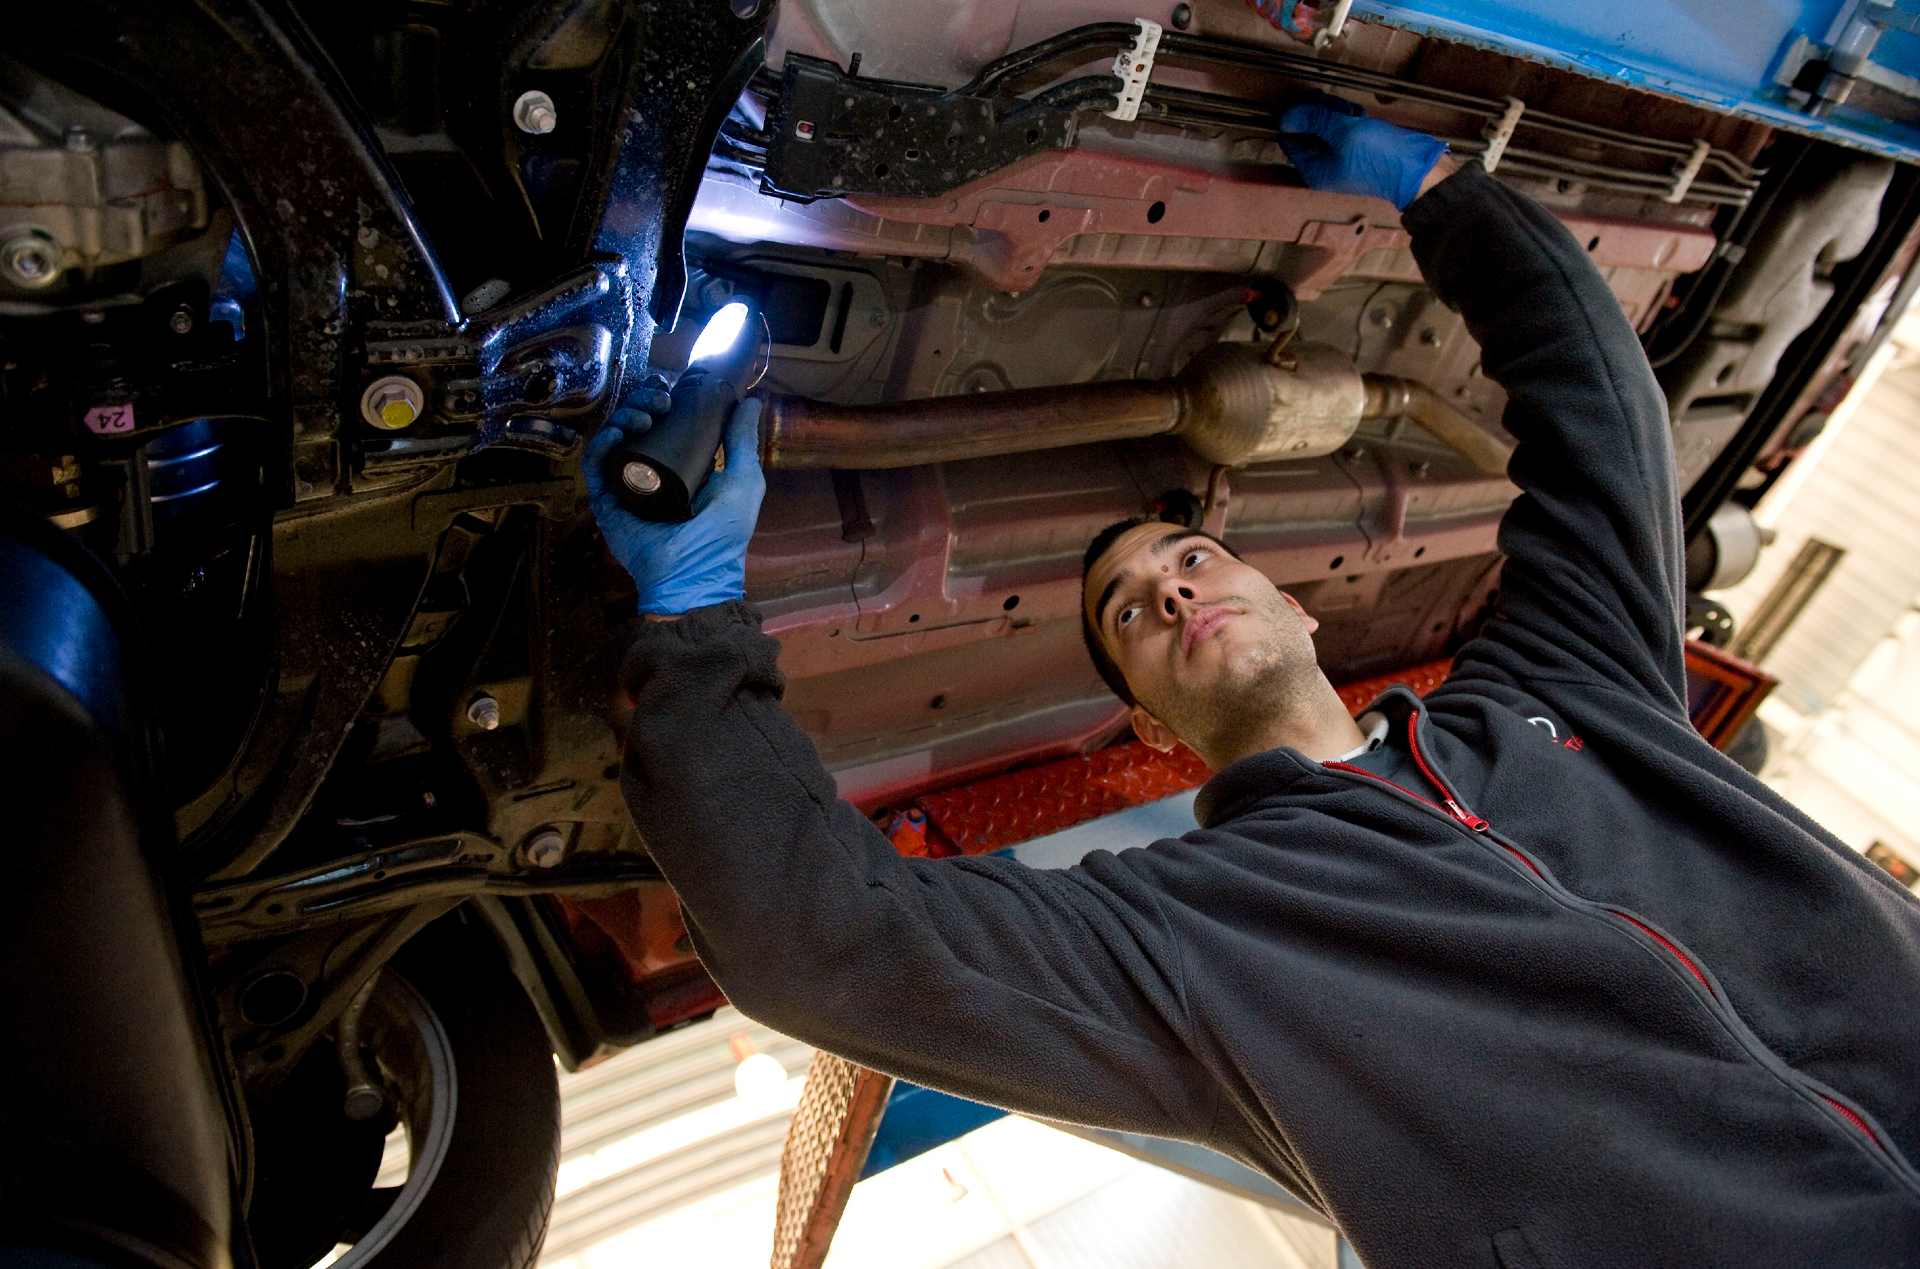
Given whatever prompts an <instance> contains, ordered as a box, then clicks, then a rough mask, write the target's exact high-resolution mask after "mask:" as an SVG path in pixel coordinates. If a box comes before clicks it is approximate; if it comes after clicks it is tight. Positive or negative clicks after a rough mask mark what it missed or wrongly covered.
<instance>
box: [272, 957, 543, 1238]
mask: <svg viewBox="0 0 1920 1269" xmlns="http://www.w3.org/2000/svg"><path fill="white" fill-rule="evenodd" d="M416 942H419V940H416ZM449 949H452V950H453V951H455V952H459V953H469V952H470V950H471V949H470V948H469V947H468V945H467V944H466V942H465V941H464V940H448V939H444V938H435V939H431V940H430V941H429V942H427V943H426V944H425V945H424V946H422V947H419V948H412V947H410V948H409V949H408V950H407V951H406V952H403V954H402V956H401V957H400V958H399V959H398V960H397V961H396V963H395V964H393V965H390V966H388V967H387V968H386V969H385V970H383V971H382V972H381V975H380V977H379V978H378V979H377V980H376V982H375V985H374V988H373V990H372V992H371V994H370V995H369V996H368V998H367V1000H366V1004H365V1008H364V1011H363V1012H362V1014H361V1016H360V1020H359V1032H360V1040H361V1044H360V1051H361V1054H362V1056H363V1061H364V1063H365V1067H366V1070H367V1072H368V1073H369V1074H370V1075H372V1076H373V1079H374V1082H375V1083H376V1084H378V1085H379V1086H380V1087H381V1089H382V1091H383V1092H384V1094H385V1107H384V1108H383V1113H380V1114H378V1115H377V1116H375V1117H371V1118H368V1119H365V1120H362V1121H357V1122H356V1121H354V1120H352V1119H349V1118H348V1116H347V1113H346V1111H345V1109H344V1107H345V1104H346V1100H347V1099H346V1091H347V1080H346V1077H345V1075H344V1073H343V1071H342V1067H341V1063H340V1061H339V1058H338V1056H337V1052H336V1049H335V1046H334V1045H333V1044H332V1043H328V1042H323V1043H321V1044H320V1045H317V1046H316V1047H315V1049H314V1051H313V1052H312V1053H310V1054H309V1055H308V1057H307V1058H306V1059H305V1060H304V1061H303V1062H302V1063H301V1065H300V1067H299V1068H297V1069H296V1071H295V1072H294V1074H293V1076H292V1077H291V1078H290V1079H289V1081H288V1083H287V1085H286V1086H285V1087H283V1088H282V1089H281V1090H280V1091H279V1094H278V1095H277V1096H276V1098H275V1099H274V1101H273V1103H272V1104H271V1106H269V1107H267V1108H265V1113H264V1114H262V1113H261V1112H259V1111H256V1114H255V1130H256V1132H255V1136H256V1142H257V1153H256V1175H257V1178H258V1179H257V1181H256V1185H255V1201H254V1203H253V1205H252V1207H251V1210H250V1219H249V1224H250V1226H251V1228H252V1230H253V1236H254V1244H255V1251H256V1254H257V1256H258V1258H259V1260H260V1263H261V1265H262V1266H263V1267H264V1269H307V1267H308V1266H310V1265H313V1264H314V1263H315V1262H316V1261H317V1260H319V1259H321V1258H322V1257H324V1256H325V1255H327V1254H328V1253H329V1252H330V1251H332V1250H333V1249H334V1248H335V1246H336V1245H337V1244H339V1243H347V1244H350V1246H349V1248H348V1249H347V1250H346V1251H344V1252H342V1253H341V1254H340V1255H339V1257H338V1258H337V1259H336V1260H334V1261H332V1262H331V1263H332V1264H333V1265H335V1266H338V1267H340V1269H348V1267H352V1269H435V1267H438V1266H446V1267H447V1269H529V1267H530V1266H531V1265H532V1264H533V1263H534V1260H535V1258H536V1257H537V1256H538V1254H539V1251H540V1245H541V1243H542V1242H544V1241H545V1239H546V1233H547V1219H548V1217H549V1216H550V1215H551V1213H552V1210H553V1189H554V1178H555V1175H556V1172H557V1170H558V1168H559V1163H560V1092H559V1086H558V1082H557V1080H556V1077H555V1073H554V1066H553V1053H552V1050H551V1049H550V1048H549V1047H548V1044H547V1038H546V1032H545V1031H544V1030H543V1029H542V1027H541V1025H540V1020H539V1018H538V1017H537V1016H536V1015H535V1014H534V1012H533V1008H532V1006H531V1005H529V1004H528V1003H527V999H526V996H525V994H524V993H523V992H522V991H521V990H520V988H519V985H518V984H517V983H515V982H514V981H513V979H512V978H511V977H510V976H508V975H507V974H506V972H505V971H504V969H502V968H500V967H499V966H498V965H497V964H496V963H493V962H491V961H489V960H488V959H487V958H483V957H479V958H477V957H473V956H471V955H470V954H466V955H449V954H448V952H449ZM396 1125H398V1126H401V1127H404V1129H405V1131H406V1138H405V1140H406V1149H405V1156H406V1165H407V1166H406V1174H405V1180H404V1181H402V1182H400V1183H399V1184H397V1185H391V1186H376V1185H374V1179H375V1174H376V1171H377V1170H378V1169H379V1163H380V1154H381V1142H382V1139H383V1137H385V1136H386V1135H387V1133H388V1131H389V1129H390V1128H392V1127H394V1126H396Z"/></svg>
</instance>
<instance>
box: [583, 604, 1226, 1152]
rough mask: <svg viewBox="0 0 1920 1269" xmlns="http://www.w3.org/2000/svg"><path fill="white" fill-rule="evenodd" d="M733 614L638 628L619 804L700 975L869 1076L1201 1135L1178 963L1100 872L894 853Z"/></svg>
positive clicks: (1134, 897) (1208, 1101) (1206, 1098)
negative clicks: (673, 908) (840, 783)
mask: <svg viewBox="0 0 1920 1269" xmlns="http://www.w3.org/2000/svg"><path fill="white" fill-rule="evenodd" d="M759 627H760V620H759V617H758V615H757V614H756V613H755V612H754V611H753V610H752V609H751V608H749V607H747V606H746V605H745V604H739V603H736V604H726V605H721V606H719V607H716V608H708V609H701V610H698V611H696V612H694V613H691V614H689V615H688V616H687V617H685V618H683V619H682V620H680V621H677V622H661V623H648V624H647V625H646V626H645V628H644V629H643V630H642V631H641V632H640V634H639V636H638V637H637V639H636V641H635V644H634V646H633V649H632V651H631V652H630V653H629V654H628V657H627V662H626V667H625V671H624V678H625V683H626V686H627V690H628V692H629V694H630V695H631V696H632V698H633V701H634V705H635V712H634V716H633V721H632V723H631V725H630V727H629V730H628V735H627V746H626V754H625V761H624V764H623V773H622V778H621V785H622V791H623V792H624V794H625V796H626V800H627V806H628V809H629V810H630V811H631V813H632V815H633V819H634V822H635V824H636V825H637V826H638V828H639V830H640V832H641V835H642V836H643V837H644V838H645V840H646V843H647V846H648V848H649V850H650V851H651V852H652V854H653V857H654V859H655V860H656V861H657V862H658V864H659V865H660V868H661V870H662V872H664V873H665V874H666V877H667V880H668V881H670V882H671V883H672V884H673V887H674V889H675V890H676V891H677V892H678V893H679V896H680V899H681V904H682V907H683V910H684V912H685V915H686V920H687V925H688V930H689V933H690V934H691V935H692V937H693V940H694V944H695V947H696V949H697V950H698V951H699V953H700V958H701V960H702V961H703V962H704V963H705V964H706V967H707V969H708V971H709V972H710V973H712V975H713V976H714V979H715V980H716V981H717V982H718V983H719V984H720V986H721V988H722V989H723V990H725V991H726V993H727V995H728V997H729V998H730V999H731V1000H732V1002H733V1003H734V1004H735V1005H736V1006H738V1007H739V1008H740V1010H741V1011H742V1012H744V1013H746V1014H747V1015H748V1016H750V1017H753V1018H756V1019H758V1020H760V1021H761V1022H763V1023H765V1024H766V1025H768V1026H771V1027H773V1028H775V1029H776V1030H779V1031H783V1032H785V1033H787V1034H789V1035H792V1036H794V1037H796V1038H797V1039H801V1040H805V1041H807V1042H809V1043H811V1044H813V1045H815V1046H817V1047H820V1048H823V1049H826V1050H828V1051H830V1052H833V1053H837V1054H840V1055H841V1056H843V1057H847V1058H850V1059H852V1060H854V1061H857V1062H861V1063H863V1064H865V1065H868V1066H871V1067H873V1068H875V1069H877V1070H881V1071H885V1072H888V1073H890V1074H894V1075H898V1076H901V1077H903V1078H906V1079H911V1080H913V1081H915V1082H918V1083H923V1084H926V1085H929V1086H930V1087H934V1088H939V1089H942V1090H945V1091H947V1092H952V1093H956V1094H958V1095H960V1096H964V1097H969V1098H973V1099H975V1100H978V1101H985V1102H989V1103H992V1104H994V1105H998V1106H1003V1107H1006V1108H1008V1109H1011V1110H1017V1111H1021V1112H1024V1113H1027V1114H1033V1115H1040V1116H1045V1117H1047V1118H1053V1119H1061V1120H1067V1121H1072V1122H1077V1123H1084V1124H1091V1125H1094V1126H1097V1127H1108V1128H1115V1129H1121V1130H1126V1131H1134V1132H1144V1133H1149V1134H1153V1135H1159V1136H1173V1137H1188V1138H1191V1137H1194V1136H1197V1135H1199V1134H1201V1133H1203V1132H1204V1131H1205V1129H1206V1127H1207V1122H1206V1121H1207V1118H1208V1115H1209V1113H1210V1111H1211V1106H1212V1099H1213V1087H1214V1085H1213V1081H1212V1080H1211V1079H1210V1078H1209V1077H1208V1076H1207V1075H1206V1074H1205V1072H1204V1071H1203V1070H1202V1068H1201V1067H1200V1066H1199V1064H1198V1062H1197V1061H1196V1059H1195V1058H1194V1057H1193V1056H1192V1054H1191V1051H1190V1049H1189V1048H1188V1046H1187V1044H1186V1042H1185V1038H1184V1037H1185V1035H1186V1021H1185V1011H1184V1005H1183V1001H1182V985H1181V983H1180V975H1179V961H1178V954H1177V951H1176V949H1175V947H1174V946H1173V944H1172V942H1171V940H1170V939H1169V936H1168V933H1167V930H1166V927H1165V924H1164V921H1163V919H1162V917H1161V913H1160V909H1159V904H1158V901H1157V899H1156V897H1155V895H1154V893H1153V891H1152V890H1151V889H1150V888H1149V887H1148V885H1147V884H1146V883H1145V882H1143V881H1142V880H1141V879H1140V877H1139V875H1138V873H1137V872H1136V871H1135V870H1134V869H1131V868H1129V867H1127V866H1125V865H1124V864H1123V863H1122V862H1121V861H1119V860H1117V859H1116V858H1115V857H1114V856H1110V855H1107V856H1104V862H1103V863H1096V864H1095V865H1094V867H1095V868H1096V869H1098V870H1100V871H1101V872H1102V874H1103V875H1098V876H1096V875H1095V872H1094V871H1090V870H1089V868H1088V867H1086V866H1082V867H1075V868H1070V869H1062V870H1051V869H1049V870H1041V869H1033V868H1027V867H1024V866H1022V865H1021V864H1019V863H1017V862H1015V861H1014V860H1012V859H1010V858H1004V857H981V858H963V859H950V860H929V859H909V858H903V857H901V856H900V855H899V854H897V853H896V852H895V851H894V849H893V847H892V845H891V844H890V843H889V842H888V841H887V840H886V838H885V837H883V836H882V835H881V834H880V832H879V831H878V830H877V829H875V828H874V827H873V825H872V824H870V823H868V821H867V820H866V818H865V817H864V816H863V815H861V814H860V813H859V812H858V811H857V810H855V809H854V808H853V807H851V806H848V805H847V804H846V803H844V802H841V801H840V800H839V799H838V798H837V797H836V796H835V793H834V787H833V782H832V780H831V778H830V777H829V776H828V774H827V772H826V771H825V770H824V769H823V768H822V766H821V765H820V760H819V758H818V756H817V754H816V753H815V751H814V749H813V746H812V744H811V743H810V742H809V741H808V740H807V738H806V737H805V736H804V735H803V734H802V733H801V732H800V730H799V728H798V726H797V725H796V724H795V723H794V722H793V721H792V719H791V718H789V717H788V716H787V714H786V713H785V711H784V710H783V709H782V708H781V707H780V697H781V692H782V687H783V682H782V679H781V676H780V672H779V670H778V669H777V667H776V665H775V660H776V657H777V655H778V652H779V645H778V644H777V643H775V641H774V640H772V639H770V638H768V637H767V636H766V635H764V634H762V633H761V631H760V628H759Z"/></svg>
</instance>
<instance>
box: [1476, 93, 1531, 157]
mask: <svg viewBox="0 0 1920 1269" xmlns="http://www.w3.org/2000/svg"><path fill="white" fill-rule="evenodd" d="M1526 109H1527V103H1526V102H1524V101H1521V100H1520V99H1519V98H1518V97H1509V98H1507V108H1506V111H1505V112H1504V113H1502V114H1501V116H1500V118H1499V119H1497V120H1495V121H1494V122H1493V123H1491V124H1488V125H1487V131H1486V138H1487V148H1486V150H1484V151H1483V152H1482V153H1481V155H1480V165H1481V166H1482V167H1484V168H1486V169H1487V171H1488V172H1489V173H1491V172H1492V171H1493V170H1494V169H1496V168H1498V167H1499V166H1500V160H1501V159H1502V158H1503V157H1504V156H1505V155H1506V153H1507V143H1508V142H1510V141H1512V140H1513V130H1514V129H1515V128H1517V127H1519V126H1520V116H1521V115H1523V114H1525V113H1526Z"/></svg>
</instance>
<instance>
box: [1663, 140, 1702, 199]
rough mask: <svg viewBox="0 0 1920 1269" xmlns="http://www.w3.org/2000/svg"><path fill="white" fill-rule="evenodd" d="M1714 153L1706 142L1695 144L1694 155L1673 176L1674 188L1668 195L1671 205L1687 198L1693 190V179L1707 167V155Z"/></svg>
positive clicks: (1690, 155)
mask: <svg viewBox="0 0 1920 1269" xmlns="http://www.w3.org/2000/svg"><path fill="white" fill-rule="evenodd" d="M1712 152H1713V147H1712V146H1710V145H1708V144H1707V143H1706V142H1705V141H1695V142H1694V143H1693V153H1692V154H1689V155H1688V156H1687V161H1686V162H1685V163H1683V164H1681V165H1680V167H1679V168H1678V169H1677V170H1676V171H1675V172H1674V174H1673V187H1672V188H1671V189H1669V190H1668V191H1667V193H1666V199H1667V201H1668V202H1669V203H1677V202H1679V201H1680V200H1681V199H1683V198H1685V197H1686V196H1687V191H1688V190H1690V189H1692V188H1693V178H1694V177H1696V176H1698V175H1700V169H1701V168H1702V167H1703V166H1705V165H1706V162H1707V155H1709V154H1711V153H1712Z"/></svg>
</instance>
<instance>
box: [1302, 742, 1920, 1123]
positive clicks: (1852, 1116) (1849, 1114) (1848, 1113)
mask: <svg viewBox="0 0 1920 1269" xmlns="http://www.w3.org/2000/svg"><path fill="white" fill-rule="evenodd" d="M1419 724H1420V712H1419V711H1418V710H1415V711H1413V712H1412V713H1410V714H1408V715H1407V747H1408V749H1409V750H1410V751H1411V752H1412V754H1413V764H1414V765H1415V766H1416V767H1418V768H1420V774H1421V775H1423V776H1425V777H1426V778H1427V781H1428V783H1430V784H1432V785H1433V787H1434V791H1435V792H1437V793H1439V794H1440V797H1441V799H1442V801H1444V802H1445V805H1444V806H1442V805H1440V804H1439V803H1436V802H1435V801H1434V800H1433V799H1432V798H1429V797H1423V796H1422V795H1420V794H1418V793H1415V792H1414V791H1413V790H1412V789H1409V788H1407V787H1405V786H1404V785H1401V784H1397V783H1395V782H1394V781H1392V780H1389V779H1387V777H1385V776H1383V775H1376V774H1374V773H1373V772H1371V771H1368V770H1367V769H1366V768H1364V767H1356V766H1354V765H1353V764H1352V763H1351V762H1328V763H1323V764H1321V765H1323V766H1328V767H1332V768H1335V769H1336V770H1339V771H1349V772H1352V773H1353V774H1354V775H1358V776H1365V777H1366V778H1367V779H1369V780H1377V781H1379V782H1380V783H1381V784H1384V785H1387V786H1388V787H1389V788H1394V789H1398V790H1399V791H1400V792H1402V793H1404V794H1406V795H1407V796H1408V797H1410V798H1412V799H1414V800H1415V801H1416V802H1422V803H1425V804H1426V805H1428V806H1431V807H1433V809H1434V810H1436V811H1443V812H1444V813H1445V814H1446V815H1448V816H1449V817H1451V818H1452V819H1453V820H1454V821H1455V822H1457V823H1459V824H1461V825H1463V826H1465V827H1466V828H1468V829H1471V830H1472V831H1474V832H1476V833H1484V832H1486V831H1487V830H1488V829H1489V828H1490V827H1492V826H1491V825H1490V824H1489V823H1488V822H1487V821H1486V820H1485V819H1483V818H1482V817H1480V816H1478V815H1475V814H1474V813H1473V812H1472V811H1469V810H1467V808H1465V807H1464V806H1461V805H1460V803H1458V802H1456V801H1455V800H1454V799H1453V796H1452V795H1451V794H1449V793H1448V792H1447V786H1446V785H1444V784H1442V783H1441V782H1440V777H1439V776H1438V775H1435V774H1434V770H1433V768H1432V767H1430V766H1428V765H1427V759H1426V756H1425V755H1424V754H1422V753H1421V752H1420V731H1419ZM1492 840H1493V843H1494V845H1496V846H1498V847H1500V848H1501V849H1502V850H1504V851H1506V852H1507V853H1508V854H1509V855H1512V856H1513V857H1514V858H1515V859H1517V860H1519V861H1520V862H1521V863H1523V864H1525V865H1526V866H1527V869H1528V870H1529V871H1530V872H1532V873H1533V875H1534V876H1536V877H1539V878H1541V879H1542V880H1545V879H1546V874H1545V873H1543V872H1541V871H1540V866H1539V865H1538V864H1536V863H1534V862H1533V860H1531V859H1529V858H1527V856H1526V855H1525V854H1523V853H1522V852H1520V851H1518V850H1515V849H1514V848H1513V847H1511V846H1509V845H1507V844H1506V843H1505V842H1503V841H1501V840H1499V839H1498V838H1493V839H1492ZM1606 911H1608V912H1610V913H1612V914H1613V915H1614V916H1617V917H1619V918H1620V919H1621V920H1622V921H1625V922H1626V923H1627V924H1628V925H1631V926H1633V927H1634V928H1635V929H1637V930H1639V931H1640V932H1641V933H1642V934H1645V935H1646V936H1647V937H1648V938H1650V939H1652V940H1653V941H1654V942H1655V943H1658V944H1659V945H1660V946H1661V947H1662V948H1664V949H1665V950H1666V952H1667V953H1668V954H1669V955H1670V956H1672V957H1673V958H1674V959H1675V960H1677V961H1679V962H1680V964H1681V965H1683V966H1685V967H1686V971H1687V972H1688V973H1689V974H1692V975H1693V976H1694V978H1695V979H1696V980H1698V982H1699V983H1700V985H1701V986H1702V987H1704V988H1706V989H1707V994H1708V995H1709V996H1712V997H1713V998H1714V999H1716V1000H1718V999H1719V998H1720V993H1719V992H1717V991H1715V990H1714V989H1713V984H1712V983H1710V982H1708V981H1707V976H1706V974H1705V973H1703V972H1702V971H1701V969H1700V967H1699V966H1698V965H1696V964H1694V961H1693V958H1692V957H1691V956H1688V955H1687V954H1686V953H1685V952H1683V951H1681V950H1680V947H1679V945H1678V944H1676V943H1675V942H1674V941H1673V940H1672V939H1670V938H1668V937H1667V936H1666V935H1664V934H1662V933H1660V931H1658V930H1656V929H1654V928H1653V927H1652V926H1650V925H1648V924H1647V923H1646V922H1645V921H1642V920H1640V919H1639V918H1638V917H1633V916H1629V915H1628V914H1627V913H1625V912H1622V911H1621V910H1620V909H1619V908H1607V909H1606ZM1820 1100H1821V1101H1823V1102H1825V1103H1826V1104H1827V1105H1829V1106H1831V1107H1833V1108H1834V1109H1835V1110H1837V1111H1839V1112H1840V1114H1841V1116H1842V1117H1843V1118H1844V1119H1845V1120H1846V1121H1847V1122H1848V1123H1850V1124H1852V1125H1853V1126H1854V1127H1855V1128H1857V1129H1859V1131H1860V1133H1861V1135H1863V1136H1865V1137H1866V1139H1867V1140H1868V1141H1870V1142H1872V1143H1873V1144H1874V1147H1875V1148H1876V1149H1880V1150H1885V1149H1886V1147H1885V1146H1883V1145H1881V1144H1880V1137H1879V1134H1877V1133H1875V1132H1874V1130H1873V1129H1872V1128H1870V1127H1868V1126H1867V1121H1866V1120H1864V1119H1862V1118H1860V1116H1859V1115H1858V1114H1856V1113H1855V1112H1854V1111H1853V1110H1852V1108H1850V1107H1848V1106H1847V1105H1846V1104H1845V1103H1843V1102H1840V1101H1837V1100H1835V1099H1834V1098H1831V1097H1828V1096H1827V1095H1826V1094H1825V1093H1821V1094H1820Z"/></svg>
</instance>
